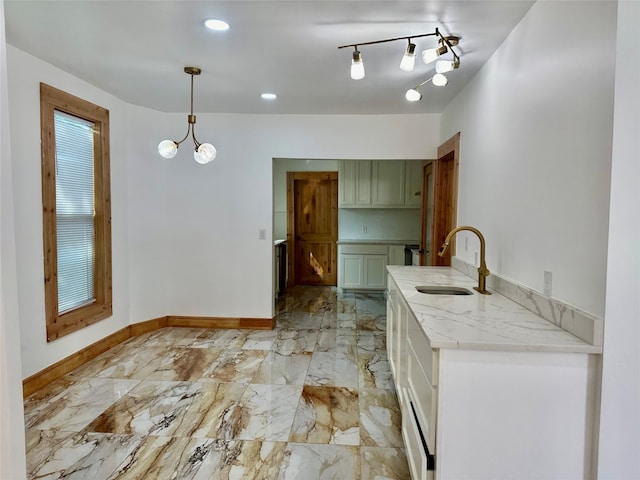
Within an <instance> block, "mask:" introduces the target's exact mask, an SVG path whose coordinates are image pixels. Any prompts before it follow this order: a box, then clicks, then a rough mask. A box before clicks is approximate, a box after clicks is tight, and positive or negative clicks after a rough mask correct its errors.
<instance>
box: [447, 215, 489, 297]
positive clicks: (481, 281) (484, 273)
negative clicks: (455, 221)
mask: <svg viewBox="0 0 640 480" xmlns="http://www.w3.org/2000/svg"><path fill="white" fill-rule="evenodd" d="M461 230H469V231H470V232H473V233H475V234H476V235H477V236H478V239H479V240H480V266H479V267H478V286H477V287H473V289H474V290H477V291H478V292H480V293H482V294H483V295H491V292H489V291H487V289H486V281H487V277H488V276H489V274H490V272H489V269H488V268H487V264H486V263H485V260H484V236H483V235H482V233H480V230H478V229H477V228H475V227H470V226H468V225H463V226H462V227H456V228H454V229H453V230H451V231H450V232H449V235H447V238H446V239H445V240H444V243H443V244H442V246H441V247H440V251H439V252H438V255H439V256H441V257H442V256H443V255H444V252H446V251H447V248H449V242H450V241H451V239H452V238H453V236H454V235H455V234H456V233H458V232H459V231H461Z"/></svg>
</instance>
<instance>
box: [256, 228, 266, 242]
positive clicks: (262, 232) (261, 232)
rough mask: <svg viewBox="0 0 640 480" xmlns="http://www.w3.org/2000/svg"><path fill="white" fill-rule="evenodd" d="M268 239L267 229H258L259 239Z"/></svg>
mask: <svg viewBox="0 0 640 480" xmlns="http://www.w3.org/2000/svg"><path fill="white" fill-rule="evenodd" d="M266 239H267V229H266V228H261V229H260V230H258V240H266Z"/></svg>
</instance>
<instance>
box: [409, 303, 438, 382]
mask: <svg viewBox="0 0 640 480" xmlns="http://www.w3.org/2000/svg"><path fill="white" fill-rule="evenodd" d="M408 323H409V324H408V326H407V329H408V331H407V342H408V343H409V345H411V346H412V347H413V350H414V352H415V356H416V361H417V362H418V363H419V364H420V365H421V367H422V370H423V371H424V373H425V375H426V376H427V379H428V380H429V383H430V384H431V385H433V386H437V385H438V352H437V351H434V350H433V349H432V348H431V342H429V339H428V338H427V336H426V335H425V333H424V330H423V329H422V327H421V326H420V325H419V324H418V321H417V320H416V318H415V317H414V316H413V315H409V322H408Z"/></svg>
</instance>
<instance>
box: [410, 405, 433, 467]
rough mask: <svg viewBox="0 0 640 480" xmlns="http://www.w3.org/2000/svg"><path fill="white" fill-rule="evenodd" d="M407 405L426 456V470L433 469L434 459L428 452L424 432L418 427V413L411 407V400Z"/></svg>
mask: <svg viewBox="0 0 640 480" xmlns="http://www.w3.org/2000/svg"><path fill="white" fill-rule="evenodd" d="M409 406H410V407H411V413H412V414H413V419H414V421H415V423H416V427H418V435H420V441H421V442H422V448H423V449H424V453H425V455H426V456H427V470H435V469H436V459H435V457H434V456H433V455H431V453H429V447H427V441H426V440H425V439H424V433H422V428H421V427H420V422H419V421H418V414H417V413H416V409H415V408H414V407H413V402H412V401H411V400H409Z"/></svg>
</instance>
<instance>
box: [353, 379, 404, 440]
mask: <svg viewBox="0 0 640 480" xmlns="http://www.w3.org/2000/svg"><path fill="white" fill-rule="evenodd" d="M401 425H402V417H401V414H400V406H399V405H398V400H397V398H396V394H395V392H393V391H392V390H378V389H366V388H365V389H363V388H361V389H360V444H361V445H366V446H372V447H396V448H402V447H404V443H403V441H402V433H401V430H400V426H401Z"/></svg>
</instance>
